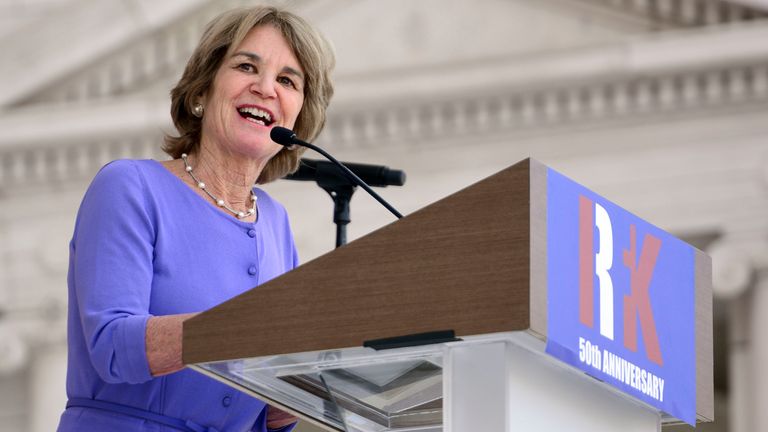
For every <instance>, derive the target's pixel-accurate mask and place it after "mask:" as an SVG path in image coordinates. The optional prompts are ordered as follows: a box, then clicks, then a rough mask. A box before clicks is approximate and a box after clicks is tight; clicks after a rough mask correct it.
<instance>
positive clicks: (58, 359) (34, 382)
mask: <svg viewBox="0 0 768 432" xmlns="http://www.w3.org/2000/svg"><path fill="white" fill-rule="evenodd" d="M30 367H31V369H30V378H29V379H30V384H29V389H30V393H29V394H30V410H29V426H30V428H29V431H30V432H51V431H55V430H56V427H57V426H58V424H59V417H60V416H61V413H62V412H63V411H64V406H65V404H66V400H67V396H66V390H65V381H66V376H67V346H66V343H63V342H61V343H56V344H50V345H45V346H42V347H39V348H38V349H37V350H36V352H35V355H34V356H33V359H32V362H31V365H30Z"/></svg>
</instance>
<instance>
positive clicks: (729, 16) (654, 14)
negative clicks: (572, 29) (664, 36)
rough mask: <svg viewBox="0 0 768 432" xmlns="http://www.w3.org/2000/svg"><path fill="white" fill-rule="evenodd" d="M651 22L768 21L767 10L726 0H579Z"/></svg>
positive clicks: (683, 24) (675, 24) (666, 24)
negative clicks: (767, 19)
mask: <svg viewBox="0 0 768 432" xmlns="http://www.w3.org/2000/svg"><path fill="white" fill-rule="evenodd" d="M580 1H582V2H584V3H590V4H593V5H595V6H598V7H602V8H606V9H610V10H613V11H616V12H619V13H624V14H631V15H635V16H638V17H640V18H642V19H645V20H648V21H650V22H651V23H652V24H653V25H654V26H655V27H657V28H671V27H672V28H674V27H699V26H706V25H715V24H725V23H733V22H742V21H756V20H759V19H765V18H768V11H766V10H761V9H758V8H755V7H750V6H747V5H742V4H737V3H734V2H730V1H724V0H580Z"/></svg>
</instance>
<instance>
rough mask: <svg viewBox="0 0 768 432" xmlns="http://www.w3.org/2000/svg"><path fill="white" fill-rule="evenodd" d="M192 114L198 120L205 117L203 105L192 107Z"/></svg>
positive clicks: (198, 104) (197, 104)
mask: <svg viewBox="0 0 768 432" xmlns="http://www.w3.org/2000/svg"><path fill="white" fill-rule="evenodd" d="M192 114H193V115H194V116H195V117H197V118H202V117H203V104H201V103H196V104H195V106H193V107H192Z"/></svg>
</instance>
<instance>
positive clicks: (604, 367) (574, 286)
mask: <svg viewBox="0 0 768 432" xmlns="http://www.w3.org/2000/svg"><path fill="white" fill-rule="evenodd" d="M547 272H548V274H547V277H548V293H547V297H548V306H547V307H548V326H547V333H548V335H547V336H548V339H547V352H548V353H549V354H551V355H553V356H555V357H557V358H558V359H560V360H562V361H564V362H566V363H568V364H570V365H573V366H575V367H577V368H579V369H581V370H583V371H584V372H586V373H587V374H589V375H591V376H593V377H595V378H597V379H600V380H602V381H604V382H606V383H608V384H610V385H611V386H613V387H615V388H617V389H619V390H621V391H622V392H624V393H627V394H629V395H631V396H632V397H634V398H637V399H639V400H642V401H643V402H646V403H648V404H649V405H651V406H653V407H656V408H658V409H659V410H661V411H664V412H666V413H667V414H669V415H671V416H673V417H676V418H678V419H680V420H682V421H685V422H686V423H689V424H691V425H694V424H695V421H696V356H695V333H694V306H695V304H694V301H695V300H694V249H693V248H692V247H691V246H689V245H688V244H686V243H684V242H683V241H681V240H679V239H677V238H675V237H673V236H672V235H670V234H668V233H666V232H664V231H662V230H661V229H659V228H657V227H655V226H653V225H651V224H649V223H647V222H645V221H643V220H642V219H640V218H638V217H636V216H634V215H632V214H631V213H629V212H627V211H626V210H624V209H622V208H621V207H619V206H617V205H615V204H613V203H612V202H610V201H608V200H606V199H604V198H602V197H600V196H599V195H597V194H595V193H594V192H592V191H590V190H588V189H586V188H585V187H583V186H581V185H579V184H577V183H575V182H574V181H572V180H570V179H568V178H567V177H565V176H563V175H561V174H559V173H557V172H555V171H553V170H551V169H549V170H548V172H547Z"/></svg>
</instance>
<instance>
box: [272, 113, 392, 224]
mask: <svg viewBox="0 0 768 432" xmlns="http://www.w3.org/2000/svg"><path fill="white" fill-rule="evenodd" d="M269 137H270V138H272V141H274V142H276V143H278V144H280V145H282V146H285V147H288V148H291V147H292V146H294V145H299V146H302V147H306V148H309V149H312V150H314V151H316V152H318V153H320V154H321V155H323V156H325V158H326V159H328V160H329V161H331V162H333V164H334V165H336V166H337V167H339V168H340V169H341V171H342V172H343V173H344V174H345V175H346V176H347V177H348V178H349V179H350V180H352V182H354V183H355V184H357V185H359V186H360V187H361V188H363V189H365V191H366V192H368V194H369V195H371V196H372V197H373V198H375V199H376V201H378V202H379V203H380V204H381V205H383V206H384V207H386V209H387V210H389V211H390V212H391V213H392V214H393V215H395V216H396V217H397V218H398V219H400V218H402V217H403V215H402V214H400V212H399V211H397V210H395V208H394V207H392V206H391V205H390V204H389V203H388V202H386V201H385V200H384V198H382V197H380V196H379V194H377V193H376V192H374V191H373V189H371V187H370V186H368V184H367V183H366V182H364V181H363V180H362V179H361V178H360V177H358V176H357V175H356V174H355V173H354V172H352V171H351V170H350V169H349V168H347V167H346V166H344V164H342V163H341V162H339V161H338V160H336V158H335V157H333V156H331V155H330V154H329V153H328V152H326V151H325V150H323V149H321V148H320V147H318V146H316V145H314V144H310V143H308V142H305V141H302V140H300V139H298V138H297V137H296V134H295V133H294V132H293V131H292V130H290V129H287V128H284V127H280V126H275V127H273V128H272V130H271V131H270V132H269ZM403 177H404V176H403ZM403 181H405V179H404V178H403Z"/></svg>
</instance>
